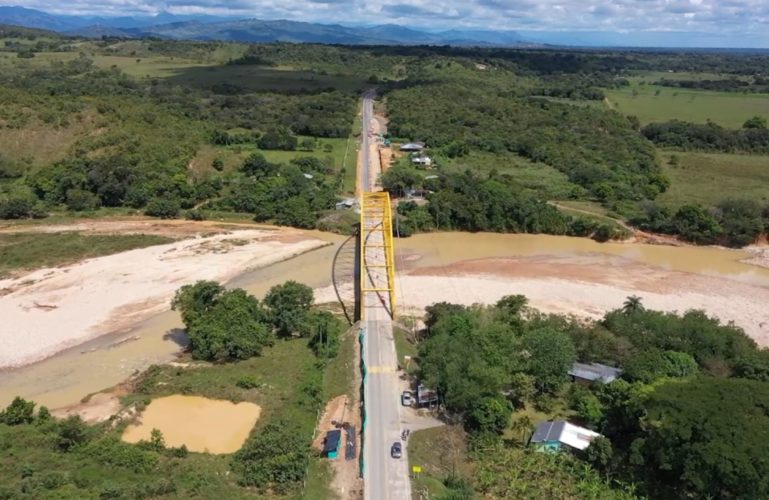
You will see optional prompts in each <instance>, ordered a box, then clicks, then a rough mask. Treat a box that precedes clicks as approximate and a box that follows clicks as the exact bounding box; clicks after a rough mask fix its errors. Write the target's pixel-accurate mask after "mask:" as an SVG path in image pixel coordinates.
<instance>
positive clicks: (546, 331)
mask: <svg viewBox="0 0 769 500" xmlns="http://www.w3.org/2000/svg"><path fill="white" fill-rule="evenodd" d="M523 347H524V349H525V350H526V352H527V354H528V359H527V360H526V370H525V371H526V372H527V373H529V374H530V375H532V376H534V378H535V382H534V383H535V385H536V387H537V389H538V390H540V391H541V392H544V393H554V392H555V391H556V390H557V389H558V388H559V387H560V385H561V384H562V383H563V382H564V381H565V380H566V372H567V371H568V370H569V369H570V368H571V365H572V364H573V363H574V360H575V359H576V356H577V354H576V350H575V348H574V342H573V341H572V340H571V337H569V336H568V335H567V334H566V333H564V332H561V331H558V330H554V329H552V328H548V327H545V328H539V329H536V330H532V331H529V332H526V333H525V334H524V336H523Z"/></svg>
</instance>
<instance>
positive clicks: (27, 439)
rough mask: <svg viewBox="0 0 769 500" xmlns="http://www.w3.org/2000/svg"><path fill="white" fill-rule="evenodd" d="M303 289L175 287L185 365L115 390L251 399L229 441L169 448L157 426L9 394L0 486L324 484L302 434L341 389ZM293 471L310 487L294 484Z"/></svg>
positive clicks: (117, 488) (14, 491)
mask: <svg viewBox="0 0 769 500" xmlns="http://www.w3.org/2000/svg"><path fill="white" fill-rule="evenodd" d="M308 300H309V301H310V302H311V301H312V290H311V289H309V288H308V287H306V286H304V285H300V284H298V283H295V282H287V283H285V284H282V285H277V286H275V287H273V288H272V289H271V290H270V292H269V293H268V294H267V296H266V297H265V299H264V301H259V300H257V299H256V298H255V297H252V296H249V295H248V294H246V293H245V292H244V291H243V290H238V289H235V290H224V289H223V288H221V286H220V285H218V284H216V283H212V282H199V283H197V284H195V285H189V286H187V287H183V288H182V289H180V290H179V293H178V294H177V298H176V299H175V301H174V303H175V306H176V307H177V308H178V309H179V310H180V311H181V312H182V316H183V318H184V320H185V323H187V326H188V328H190V327H191V332H190V344H191V346H190V352H189V353H188V354H185V355H184V357H183V359H182V361H188V362H193V363H195V364H194V366H190V367H188V368H184V367H179V366H153V367H151V368H150V369H148V370H147V371H146V372H145V373H143V374H142V375H141V376H140V377H139V378H138V379H137V380H136V382H135V387H134V391H133V392H132V393H131V394H129V395H127V396H125V397H124V398H123V399H124V401H123V402H124V404H125V405H127V406H132V405H133V406H136V407H137V408H138V409H142V408H143V407H144V406H145V405H146V404H148V403H149V402H150V401H151V400H152V399H153V398H156V397H161V396H167V395H172V394H186V395H199V396H204V397H209V398H215V399H227V400H230V401H233V402H240V401H248V402H253V403H256V404H258V405H259V406H260V407H261V408H262V414H261V417H260V419H259V421H258V423H257V424H256V426H255V428H254V429H253V431H252V432H251V435H250V437H249V438H248V439H247V441H246V442H245V444H244V445H243V447H242V448H241V449H240V450H239V451H238V452H236V453H234V454H232V455H230V456H227V455H210V454H207V453H194V452H189V451H188V450H187V449H186V448H185V447H181V448H169V447H167V446H165V443H164V440H163V436H162V434H161V433H160V432H153V434H152V439H151V440H149V441H146V442H140V443H138V444H128V443H124V442H122V441H121V440H120V436H121V434H122V431H123V429H124V428H125V426H126V425H127V424H128V422H127V421H109V422H106V423H104V424H99V425H95V426H92V425H87V424H85V423H83V422H82V421H81V420H80V419H79V418H78V417H70V418H68V419H66V420H58V419H55V418H52V417H51V415H50V412H49V411H48V410H47V409H45V408H35V404H34V403H32V402H27V401H24V400H23V399H20V398H17V399H16V400H15V401H14V402H13V403H12V404H11V405H10V406H9V407H8V408H7V409H5V410H4V411H2V412H1V413H0V449H2V451H3V453H2V456H3V458H2V459H0V496H1V497H2V498H43V497H55V498H73V499H74V498H181V497H183V498H212V497H216V496H224V497H226V498H247V497H248V498H250V497H253V495H254V494H261V495H270V496H271V497H278V498H296V497H297V496H298V495H300V494H302V493H303V492H304V493H305V494H306V495H308V497H310V498H313V497H315V496H314V495H317V494H318V492H324V491H328V481H329V480H330V476H329V474H328V471H326V470H325V468H324V466H323V464H322V463H321V461H320V458H319V455H318V453H317V451H313V450H312V449H311V447H310V443H311V441H312V438H313V432H314V428H315V424H316V418H317V414H318V411H319V410H320V409H321V408H322V404H323V403H324V401H325V398H326V397H327V396H328V397H333V396H336V395H339V394H345V393H346V392H347V391H348V390H349V387H347V385H343V386H340V387H327V385H326V383H325V378H326V377H327V376H329V377H331V378H332V379H333V380H329V382H338V381H339V378H338V372H339V369H340V368H339V366H337V365H338V364H339V362H337V359H336V356H337V352H338V350H339V346H340V344H341V343H342V331H343V330H344V327H343V324H342V322H341V321H340V320H339V319H338V318H337V317H336V316H334V315H332V314H331V313H328V312H324V311H319V310H316V309H313V308H311V307H310V305H309V303H308ZM249 337H253V339H254V340H253V341H252V340H249ZM345 340H346V339H345ZM254 342H258V343H259V346H260V348H259V349H258V350H257V349H255V348H254V346H255V345H256V344H255V343H254ZM345 345H346V344H345ZM346 349H347V348H346ZM184 358H187V359H186V360H185V359H184ZM194 360H211V361H214V363H212V364H209V363H203V364H199V363H197V362H195V361H194ZM342 365H343V366H344V363H342ZM308 471H310V472H309V474H311V476H310V477H309V478H308ZM305 479H308V488H312V490H303V482H304V481H305Z"/></svg>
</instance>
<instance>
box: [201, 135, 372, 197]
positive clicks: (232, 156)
mask: <svg viewBox="0 0 769 500" xmlns="http://www.w3.org/2000/svg"><path fill="white" fill-rule="evenodd" d="M307 138H308V137H304V136H299V137H298V140H299V142H300V143H301V142H302V140H303V139H307ZM328 147H330V148H331V151H330V152H329V151H326V149H328ZM257 152H258V153H261V154H263V155H264V157H265V158H267V161H270V162H272V163H289V162H290V161H291V160H293V159H294V158H299V157H302V156H312V157H314V158H318V159H320V160H324V161H325V160H326V159H327V158H329V157H330V158H331V163H332V164H333V165H334V168H335V169H336V170H337V172H340V171H341V170H342V169H344V179H343V184H342V192H343V193H345V194H352V193H354V192H355V169H356V162H357V150H356V142H355V140H354V139H353V138H352V137H350V138H349V139H326V138H321V139H316V146H315V148H314V149H313V150H312V151H302V150H298V151H272V150H263V149H259V148H257V147H256V146H255V145H252V144H237V145H233V146H204V147H203V148H201V149H200V150H199V151H198V154H197V155H196V156H195V159H194V160H193V162H192V168H193V169H194V171H195V172H196V173H198V174H202V173H205V172H206V171H211V168H212V167H211V163H212V162H213V160H214V159H215V158H219V159H221V160H222V162H223V163H224V170H225V171H228V170H237V169H238V168H240V167H241V165H243V162H244V161H245V159H246V158H247V157H248V156H249V155H250V154H252V153H257Z"/></svg>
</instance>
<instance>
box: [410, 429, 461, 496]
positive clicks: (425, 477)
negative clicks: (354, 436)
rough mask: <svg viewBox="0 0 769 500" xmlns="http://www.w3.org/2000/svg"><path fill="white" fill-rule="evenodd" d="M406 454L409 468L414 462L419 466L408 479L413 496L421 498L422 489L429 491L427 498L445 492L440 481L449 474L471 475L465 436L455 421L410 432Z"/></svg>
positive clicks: (424, 491) (423, 491) (425, 491)
mask: <svg viewBox="0 0 769 500" xmlns="http://www.w3.org/2000/svg"><path fill="white" fill-rule="evenodd" d="M408 457H409V468H410V469H411V468H412V467H414V466H419V467H421V468H422V472H421V473H419V474H417V475H416V476H415V477H414V479H412V482H411V491H412V494H413V496H414V498H420V496H419V495H420V494H424V493H428V494H429V498H433V497H434V496H437V495H440V494H441V493H444V492H445V491H446V487H445V486H444V485H443V482H442V481H443V480H444V479H445V478H446V477H447V476H449V475H451V474H455V475H458V476H462V477H472V465H471V464H470V462H469V460H468V457H467V439H466V436H465V432H464V430H462V427H461V426H458V425H445V426H441V427H433V428H432V429H425V430H421V431H414V432H412V433H411V435H410V436H409V440H408ZM422 498H427V497H425V496H423V497H422Z"/></svg>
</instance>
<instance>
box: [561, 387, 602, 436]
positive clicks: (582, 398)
mask: <svg viewBox="0 0 769 500" xmlns="http://www.w3.org/2000/svg"><path fill="white" fill-rule="evenodd" d="M569 400H570V405H571V407H572V408H573V409H574V411H576V412H577V416H578V417H579V419H580V420H581V421H582V422H583V423H584V424H585V425H586V426H587V427H589V428H591V429H597V428H598V425H599V424H600V423H601V422H602V420H603V417H604V415H603V405H602V404H601V402H600V401H599V400H598V398H597V397H596V395H595V394H593V393H592V392H591V391H589V390H588V389H586V388H584V387H582V386H578V385H575V386H572V391H571V394H570V396H569Z"/></svg>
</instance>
